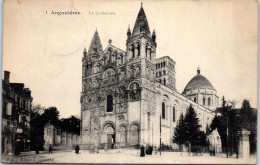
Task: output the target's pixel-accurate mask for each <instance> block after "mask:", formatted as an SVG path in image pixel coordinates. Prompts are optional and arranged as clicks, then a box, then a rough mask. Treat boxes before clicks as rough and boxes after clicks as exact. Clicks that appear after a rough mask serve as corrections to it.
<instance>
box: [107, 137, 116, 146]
mask: <svg viewBox="0 0 260 165" xmlns="http://www.w3.org/2000/svg"><path fill="white" fill-rule="evenodd" d="M115 139H116V138H115V134H108V135H107V149H113V148H114V144H115Z"/></svg>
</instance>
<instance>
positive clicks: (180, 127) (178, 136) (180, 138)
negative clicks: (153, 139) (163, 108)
mask: <svg viewBox="0 0 260 165" xmlns="http://www.w3.org/2000/svg"><path fill="white" fill-rule="evenodd" d="M184 127H185V126H184V117H183V114H181V115H180V119H179V120H178V123H177V126H176V127H175V130H174V135H173V143H177V144H178V145H179V146H180V150H181V151H182V145H183V144H184V143H185V138H186V136H185V134H184V131H185V129H184Z"/></svg>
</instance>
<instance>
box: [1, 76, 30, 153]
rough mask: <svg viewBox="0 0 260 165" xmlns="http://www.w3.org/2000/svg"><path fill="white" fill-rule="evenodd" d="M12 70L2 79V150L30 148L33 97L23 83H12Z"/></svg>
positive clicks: (13, 150) (25, 149) (7, 151)
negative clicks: (10, 80)
mask: <svg viewBox="0 0 260 165" xmlns="http://www.w3.org/2000/svg"><path fill="white" fill-rule="evenodd" d="M9 79H10V72H8V71H4V80H3V81H2V152H3V153H15V151H29V150H30V112H31V105H32V100H33V98H32V97H31V91H30V90H29V88H24V84H23V83H10V82H9Z"/></svg>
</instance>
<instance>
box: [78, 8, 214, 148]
mask: <svg viewBox="0 0 260 165" xmlns="http://www.w3.org/2000/svg"><path fill="white" fill-rule="evenodd" d="M156 47H157V41H156V33H155V31H153V32H152V33H151V31H150V28H149V25H148V20H147V18H146V15H145V12H144V9H143V7H141V8H140V11H139V13H138V16H137V19H136V22H135V25H134V28H133V30H132V31H131V30H130V28H128V30H127V36H126V48H125V50H122V49H119V48H117V47H115V46H114V45H112V40H109V42H108V45H107V47H106V48H105V49H104V50H103V46H102V44H101V41H100V38H99V34H98V32H97V31H96V32H95V33H94V36H93V38H92V41H91V44H90V46H89V49H88V51H87V50H86V49H84V51H83V58H82V92H81V99H80V102H81V119H82V120H81V122H82V123H81V137H82V143H83V144H82V146H85V147H86V148H91V147H99V148H105V149H111V148H115V146H116V147H117V148H124V147H135V146H138V145H141V144H142V145H153V146H157V147H159V144H160V130H161V134H162V143H164V144H165V145H170V146H172V147H174V146H175V145H174V144H173V143H172V138H173V133H174V132H173V131H174V128H175V127H176V124H177V122H178V119H179V116H180V115H181V114H182V113H183V114H185V113H186V110H187V108H188V107H189V105H192V106H193V108H194V109H195V111H196V113H197V115H198V117H199V119H200V124H201V126H202V127H201V130H203V131H205V130H206V127H207V125H210V123H211V121H212V119H213V117H214V110H215V108H216V107H218V96H217V91H216V90H215V89H214V87H213V85H212V84H211V83H210V82H209V81H208V80H207V79H206V78H205V77H204V76H202V75H201V74H200V70H199V69H198V71H197V75H196V76H195V77H194V78H193V79H192V80H191V81H190V82H189V83H188V85H187V87H186V88H185V90H184V91H183V93H182V94H180V93H179V92H178V91H177V90H176V77H175V76H176V71H175V65H176V62H175V61H174V60H173V59H171V58H170V57H168V56H164V57H161V58H156V54H157V52H156ZM160 121H161V122H160Z"/></svg>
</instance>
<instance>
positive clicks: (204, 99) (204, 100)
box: [203, 97, 206, 105]
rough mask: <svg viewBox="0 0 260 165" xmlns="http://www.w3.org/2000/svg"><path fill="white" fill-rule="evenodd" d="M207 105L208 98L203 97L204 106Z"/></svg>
mask: <svg viewBox="0 0 260 165" xmlns="http://www.w3.org/2000/svg"><path fill="white" fill-rule="evenodd" d="M205 104H206V98H205V97H203V105H205Z"/></svg>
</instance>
